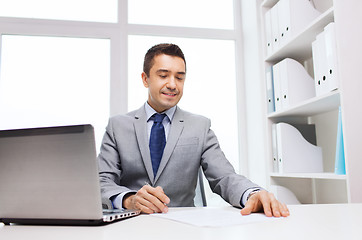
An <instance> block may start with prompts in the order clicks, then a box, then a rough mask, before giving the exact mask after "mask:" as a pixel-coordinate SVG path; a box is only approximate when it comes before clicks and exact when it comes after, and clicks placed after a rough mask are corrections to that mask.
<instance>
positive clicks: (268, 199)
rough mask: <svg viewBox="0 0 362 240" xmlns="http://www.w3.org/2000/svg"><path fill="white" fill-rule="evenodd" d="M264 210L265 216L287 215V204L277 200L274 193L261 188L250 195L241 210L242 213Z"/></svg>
mask: <svg viewBox="0 0 362 240" xmlns="http://www.w3.org/2000/svg"><path fill="white" fill-rule="evenodd" d="M262 210H263V211H264V213H265V215H266V216H267V217H272V216H274V217H287V216H289V210H288V207H287V205H285V204H284V203H281V202H279V201H278V200H277V199H276V198H275V197H274V194H272V193H269V192H267V191H265V190H262V191H260V192H258V193H256V194H254V195H252V196H251V197H250V198H249V200H248V201H247V202H246V204H245V207H244V208H243V209H242V210H241V214H242V215H248V214H250V213H252V212H259V211H262Z"/></svg>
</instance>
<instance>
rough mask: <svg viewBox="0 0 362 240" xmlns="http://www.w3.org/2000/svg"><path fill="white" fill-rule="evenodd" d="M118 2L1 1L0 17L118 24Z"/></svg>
mask: <svg viewBox="0 0 362 240" xmlns="http://www.w3.org/2000/svg"><path fill="white" fill-rule="evenodd" d="M117 3H118V1H117V0H51V1H49V0H1V1H0V16H2V17H20V18H41V19H56V20H77V21H94V22H117V10H118V9H117V5H118V4H117Z"/></svg>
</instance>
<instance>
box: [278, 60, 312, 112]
mask: <svg viewBox="0 0 362 240" xmlns="http://www.w3.org/2000/svg"><path fill="white" fill-rule="evenodd" d="M274 67H275V68H273V72H274V73H275V71H277V73H276V74H275V75H274V77H273V80H274V95H275V96H276V97H275V110H276V111H279V110H285V109H287V108H288V107H290V106H293V105H295V104H298V103H300V102H302V101H304V100H307V99H310V98H313V97H314V96H315V87H314V80H313V78H312V77H311V76H309V74H308V73H307V71H306V70H305V68H304V67H303V65H302V64H300V63H299V62H297V61H295V60H294V59H291V58H286V59H284V60H282V61H281V62H279V63H277V64H276V65H274ZM278 99H279V101H280V102H277V101H278Z"/></svg>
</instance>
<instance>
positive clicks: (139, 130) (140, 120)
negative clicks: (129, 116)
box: [134, 106, 154, 184]
mask: <svg viewBox="0 0 362 240" xmlns="http://www.w3.org/2000/svg"><path fill="white" fill-rule="evenodd" d="M146 118H147V117H146V112H145V110H144V106H142V107H141V108H140V109H139V110H138V111H137V112H136V114H135V121H134V128H135V132H136V136H137V142H138V147H139V149H140V152H141V155H142V160H143V163H144V165H145V168H146V171H147V174H148V178H149V179H150V181H151V183H152V184H153V183H154V176H153V170H152V163H151V155H150V148H149V146H148V136H147V119H146Z"/></svg>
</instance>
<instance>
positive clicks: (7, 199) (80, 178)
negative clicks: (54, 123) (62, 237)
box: [0, 125, 140, 225]
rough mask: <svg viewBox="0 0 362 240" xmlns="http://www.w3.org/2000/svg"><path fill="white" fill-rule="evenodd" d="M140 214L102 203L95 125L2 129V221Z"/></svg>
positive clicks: (60, 221)
mask: <svg viewBox="0 0 362 240" xmlns="http://www.w3.org/2000/svg"><path fill="white" fill-rule="evenodd" d="M138 214H140V211H138V210H119V209H103V207H102V199H101V192H100V183H99V175H98V162H97V157H96V148H95V140H94V129H93V127H92V126H91V125H75V126H60V127H46V128H31V129H16V130H4V131H0V222H3V223H5V224H10V223H19V224H56V225H100V224H105V223H109V222H112V221H115V220H120V219H124V218H128V217H133V216H136V215H138Z"/></svg>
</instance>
